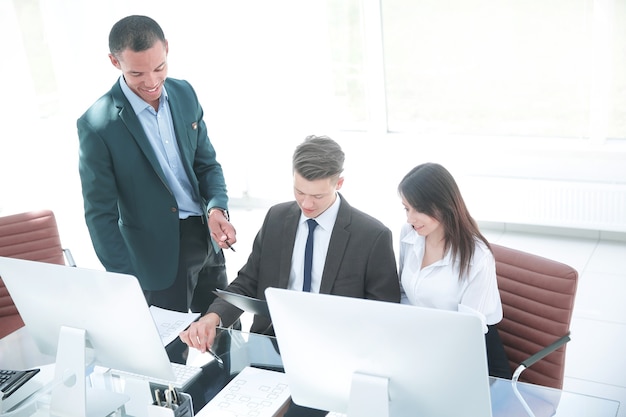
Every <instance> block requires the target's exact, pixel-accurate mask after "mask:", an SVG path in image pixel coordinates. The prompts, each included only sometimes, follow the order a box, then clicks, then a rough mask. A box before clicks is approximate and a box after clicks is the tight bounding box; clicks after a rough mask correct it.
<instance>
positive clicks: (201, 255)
mask: <svg viewBox="0 0 626 417" xmlns="http://www.w3.org/2000/svg"><path fill="white" fill-rule="evenodd" d="M109 49H110V54H109V58H110V60H111V63H112V64H113V65H114V66H115V67H116V68H118V69H119V70H120V71H121V72H122V75H121V77H120V78H119V80H118V81H117V82H116V83H115V84H114V85H113V87H112V88H111V90H110V91H109V92H108V93H106V94H105V95H103V96H102V97H101V98H100V99H98V100H97V101H96V102H95V104H93V105H92V106H91V107H90V108H89V109H88V110H87V111H86V112H85V113H84V114H83V115H82V116H81V117H80V118H79V119H78V122H77V127H78V137H79V142H80V157H79V172H80V179H81V183H82V192H83V200H84V208H85V220H86V222H87V227H88V229H89V233H90V236H91V239H92V242H93V246H94V249H95V251H96V254H97V255H98V258H99V259H100V261H101V262H102V264H103V265H104V267H105V268H106V269H107V270H108V271H113V272H121V273H126V274H131V275H134V276H136V277H137V278H138V279H139V282H140V284H141V287H142V289H143V291H144V294H145V296H146V300H147V301H148V303H149V304H150V305H157V306H159V307H163V308H168V309H172V310H177V311H183V312H187V311H188V310H189V309H192V310H193V311H198V312H203V313H204V312H205V311H206V308H207V307H208V305H209V304H210V302H211V301H212V298H213V294H212V290H213V289H215V288H216V287H219V288H224V287H225V286H226V285H227V279H226V272H225V266H224V255H223V252H222V249H225V248H229V247H230V245H232V244H234V243H235V242H236V236H235V229H234V227H233V226H232V225H231V223H230V222H229V218H228V211H227V209H228V197H227V194H226V184H225V181H224V175H223V172H222V167H221V165H220V164H219V163H218V162H217V160H216V153H215V149H214V148H213V145H212V144H211V142H210V141H209V138H208V135H207V129H206V126H205V123H204V120H203V110H202V107H201V106H200V103H199V102H198V98H197V96H196V94H195V92H194V90H193V88H192V87H191V85H190V84H189V83H188V82H186V81H181V80H175V79H171V78H167V54H168V42H167V40H166V39H165V36H164V34H163V31H162V29H161V27H160V26H159V25H158V23H157V22H155V21H154V20H153V19H151V18H149V17H146V16H128V17H125V18H123V19H122V20H120V21H119V22H117V23H116V24H115V25H114V26H113V28H112V29H111V32H110V35H109Z"/></svg>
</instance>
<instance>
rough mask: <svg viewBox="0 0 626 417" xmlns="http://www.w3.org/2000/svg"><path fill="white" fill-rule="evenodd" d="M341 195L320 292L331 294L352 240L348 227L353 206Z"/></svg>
mask: <svg viewBox="0 0 626 417" xmlns="http://www.w3.org/2000/svg"><path fill="white" fill-rule="evenodd" d="M339 196H340V198H341V204H340V205H339V211H338V212H337V219H336V220H335V226H334V227H333V231H332V234H331V236H330V242H329V244H328V255H326V262H325V263H324V272H323V273H322V282H321V285H320V294H330V291H331V290H332V288H333V285H334V283H335V279H336V278H337V274H338V273H339V267H340V266H341V262H342V261H343V256H344V253H345V251H346V247H347V246H348V241H349V240H350V232H349V231H348V227H349V226H350V223H351V221H352V215H351V212H352V207H350V205H349V204H348V202H347V201H346V200H345V199H344V198H343V196H341V194H340V195H339ZM331 254H332V255H331Z"/></svg>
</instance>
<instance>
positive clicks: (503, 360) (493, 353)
mask: <svg viewBox="0 0 626 417" xmlns="http://www.w3.org/2000/svg"><path fill="white" fill-rule="evenodd" d="M487 329H488V331H487V334H486V335H485V343H486V344H487V363H488V365H489V375H491V376H495V377H499V378H505V379H511V378H512V377H513V373H512V372H511V365H510V364H509V359H508V357H507V356H506V352H505V351H504V345H503V344H502V339H500V333H498V328H497V327H496V325H491V326H487Z"/></svg>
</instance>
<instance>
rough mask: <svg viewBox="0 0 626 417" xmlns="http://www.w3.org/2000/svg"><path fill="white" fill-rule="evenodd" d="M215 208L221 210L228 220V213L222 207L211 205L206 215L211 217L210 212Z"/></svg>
mask: <svg viewBox="0 0 626 417" xmlns="http://www.w3.org/2000/svg"><path fill="white" fill-rule="evenodd" d="M215 210H218V211H221V212H222V214H223V215H224V217H225V218H226V220H227V221H230V216H229V215H228V210H226V209H223V208H221V207H211V208H210V209H209V212H208V214H207V216H208V217H211V213H212V212H214V211H215Z"/></svg>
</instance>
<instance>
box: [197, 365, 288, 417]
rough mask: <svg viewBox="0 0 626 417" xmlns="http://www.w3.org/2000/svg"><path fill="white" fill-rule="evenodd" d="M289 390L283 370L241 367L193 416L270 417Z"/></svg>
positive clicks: (281, 405)
mask: <svg viewBox="0 0 626 417" xmlns="http://www.w3.org/2000/svg"><path fill="white" fill-rule="evenodd" d="M290 396H291V392H290V391H289V387H288V385H287V377H286V376H285V374H284V373H282V372H276V371H268V370H265V369H258V368H252V367H249V366H248V367H246V368H244V369H243V370H242V371H241V372H240V373H239V375H237V376H236V377H235V378H234V379H233V380H232V381H230V382H229V383H228V385H226V386H225V387H224V388H223V389H222V390H221V391H220V392H219V393H218V394H217V395H216V396H215V397H214V398H213V399H212V400H211V401H210V402H209V403H208V404H207V405H205V406H204V407H203V408H202V409H201V410H200V411H199V412H198V413H197V414H196V417H243V416H246V417H247V416H255V417H273V416H274V415H276V413H277V412H278V411H279V410H281V409H282V407H283V406H284V405H285V403H286V402H287V400H289V397H290Z"/></svg>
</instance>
